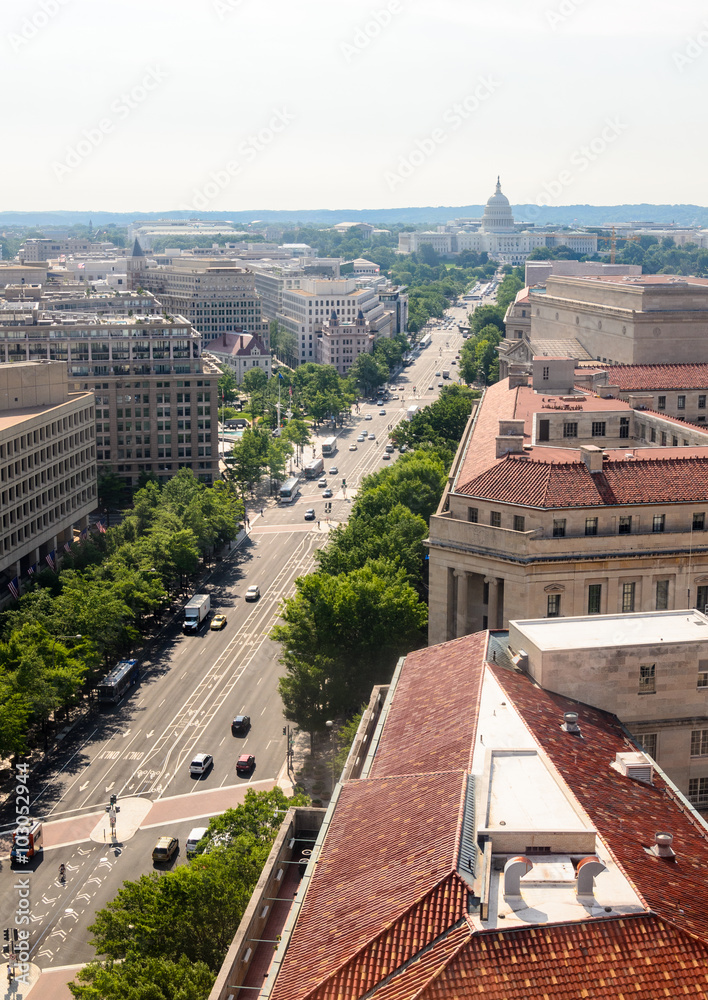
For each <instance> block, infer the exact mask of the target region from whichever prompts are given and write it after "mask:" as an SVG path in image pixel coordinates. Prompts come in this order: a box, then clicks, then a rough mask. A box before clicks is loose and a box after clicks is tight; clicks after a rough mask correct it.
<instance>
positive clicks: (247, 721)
mask: <svg viewBox="0 0 708 1000" xmlns="http://www.w3.org/2000/svg"><path fill="white" fill-rule="evenodd" d="M250 728H251V718H250V716H248V715H237V716H235V717H234V720H233V722H232V723H231V732H232V733H234V734H235V735H236V736H245V735H246V733H247V732H248V730H249V729H250Z"/></svg>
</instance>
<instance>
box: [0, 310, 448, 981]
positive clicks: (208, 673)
mask: <svg viewBox="0 0 708 1000" xmlns="http://www.w3.org/2000/svg"><path fill="white" fill-rule="evenodd" d="M467 312H468V308H467V307H465V308H463V309H458V310H454V320H455V324H456V323H457V322H459V321H462V322H464V321H465V319H466V315H467ZM432 334H433V343H432V345H431V346H430V347H428V348H427V349H426V350H425V351H422V352H419V353H418V354H417V356H416V358H415V361H414V363H413V364H412V365H411V366H409V367H407V368H404V369H403V371H402V372H401V373H400V374H399V376H398V377H397V378H396V379H395V384H394V386H393V388H392V391H393V392H394V393H395V394H396V395H399V396H400V397H401V398H398V399H390V400H387V401H386V402H385V404H384V407H385V409H386V414H385V415H381V414H380V413H379V410H380V407H378V406H376V405H375V401H374V403H370V402H367V403H362V404H361V406H360V412H358V413H356V412H355V414H354V415H353V416H352V418H351V419H350V420H349V421H348V422H347V424H345V426H344V428H342V429H341V430H338V431H337V441H338V452H337V454H336V455H335V456H334V457H332V458H326V459H325V478H326V479H327V481H328V485H329V486H330V487H331V488H332V489H333V491H334V497H333V498H332V501H331V502H332V512H331V515H330V518H331V520H330V522H329V524H328V523H327V522H326V520H325V509H324V504H325V501H324V500H323V499H322V496H321V494H322V489H321V488H319V487H318V485H317V481H310V482H307V481H303V482H302V492H301V496H300V497H299V498H298V499H297V501H296V502H295V503H293V504H291V505H286V506H283V507H276V506H272V505H271V506H267V507H266V508H265V510H264V513H263V515H261V513H260V509H259V510H251V511H249V515H250V519H251V524H250V534H249V535H248V537H247V538H246V539H245V540H244V541H243V543H242V544H241V546H240V547H239V548H238V549H233V550H232V552H231V553H229V557H228V558H227V559H225V560H224V561H223V562H222V563H220V564H218V565H217V567H216V569H215V570H214V572H213V573H212V575H211V577H210V579H209V580H208V583H207V584H206V585H205V586H204V587H202V589H203V590H206V591H208V592H209V593H210V594H211V598H212V612H222V613H224V614H225V615H226V616H227V619H228V624H227V625H226V627H225V628H224V629H223V630H222V631H219V632H212V631H210V630H209V629H208V628H204V629H203V630H202V631H200V633H199V634H198V635H196V636H183V635H182V633H181V631H180V628H179V625H178V624H176V623H173V624H170V625H167V626H166V627H165V628H164V629H163V631H162V633H161V635H160V636H159V637H158V639H157V640H156V641H155V642H154V643H153V645H152V647H151V648H150V649H149V651H147V652H146V653H145V654H144V656H143V657H142V658H141V670H142V674H141V683H140V685H139V686H138V687H137V688H136V689H134V690H133V691H132V692H131V693H129V694H128V695H127V696H126V697H125V699H124V700H123V701H122V702H121V703H120V704H119V705H117V706H115V707H113V708H109V709H105V708H103V709H100V710H99V709H95V710H94V711H92V712H91V713H90V714H89V715H88V716H87V717H86V718H85V719H84V720H82V722H81V723H80V724H79V725H77V726H75V727H74V729H73V730H72V731H71V733H69V734H68V735H67V736H66V737H65V739H64V740H63V741H62V743H61V744H60V746H59V747H58V748H57V749H56V750H55V751H54V752H53V753H52V754H50V756H49V759H48V760H47V762H46V763H45V764H44V765H42V766H41V767H40V768H38V770H37V772H36V773H33V774H32V775H31V777H30V784H29V790H30V798H31V802H32V806H31V814H32V815H33V816H35V817H38V818H42V819H43V821H44V830H45V850H44V852H43V855H42V856H40V857H39V858H38V859H37V860H36V861H34V862H33V863H31V864H30V865H28V866H27V868H26V869H25V870H24V871H21V872H19V873H18V872H13V871H12V870H11V867H10V864H9V859H8V853H9V846H10V842H11V831H12V828H13V819H14V815H13V813H14V806H13V803H12V802H11V801H8V802H7V803H6V804H5V805H4V806H3V807H2V808H1V809H0V924H1V925H2V926H3V927H9V926H12V925H13V923H14V915H15V913H16V912H17V907H18V892H19V890H18V888H17V886H18V881H19V880H21V879H27V880H28V885H29V904H30V914H31V920H30V924H29V930H30V947H31V961H32V962H33V963H35V964H36V965H37V966H38V967H39V968H40V969H49V968H52V967H57V966H65V965H69V964H72V963H81V962H85V961H87V960H89V959H90V958H92V957H93V949H92V948H91V946H90V945H89V943H88V941H89V937H90V935H89V933H88V926H89V924H90V923H91V922H92V919H93V915H94V913H95V912H96V910H97V909H99V908H101V907H103V906H105V905H106V903H107V902H108V901H109V900H110V899H112V898H113V897H114V896H115V893H116V892H117V890H118V888H119V887H120V885H121V884H122V882H123V881H124V880H127V879H135V878H137V877H139V876H140V875H141V874H143V873H145V872H148V871H151V870H153V865H152V861H151V857H150V855H151V849H152V847H153V845H154V843H155V841H156V839H157V837H158V836H160V835H161V834H170V835H173V836H177V837H178V838H179V839H180V844H181V845H182V849H181V851H180V854H179V856H178V858H177V860H176V861H175V862H174V863H175V864H180V863H184V861H185V855H184V846H183V845H184V841H185V840H186V836H187V834H188V832H189V830H190V829H191V828H192V827H193V826H198V825H206V824H207V822H208V819H209V816H211V815H215V814H217V813H218V812H221V811H223V809H224V808H227V807H228V805H231V804H235V803H236V802H238V801H240V800H241V798H242V796H243V792H244V789H245V787H247V786H248V785H249V784H255V786H256V787H272V785H273V783H275V782H276V781H278V780H280V781H281V782H283V781H284V780H287V774H286V772H285V750H286V746H285V742H286V738H285V736H283V732H282V730H283V725H284V724H285V723H284V719H283V715H282V709H281V704H280V699H279V698H278V695H277V682H278V677H279V676H280V674H281V672H282V666H281V665H280V664H279V663H278V655H279V649H278V647H277V646H276V645H275V644H274V643H272V642H271V640H270V639H269V638H268V634H269V632H270V630H271V628H272V626H273V624H274V623H275V622H276V620H277V618H278V609H279V607H280V603H281V600H282V598H283V597H285V596H287V595H289V594H291V593H292V592H293V590H294V581H295V579H296V578H297V577H298V576H301V575H303V574H305V573H307V572H309V571H310V570H311V569H312V566H313V553H314V551H315V549H316V548H317V547H318V546H320V545H322V544H324V543H325V541H326V538H327V533H328V529H329V526H330V524H331V525H332V526H333V525H336V524H337V523H342V522H344V521H346V519H347V517H348V512H349V509H350V504H351V501H352V499H353V498H354V497H355V495H356V490H357V487H358V485H359V483H360V482H361V480H362V478H363V477H364V476H366V475H368V474H369V473H371V472H372V471H374V470H376V469H378V468H383V467H384V466H386V465H388V464H389V462H387V461H385V460H384V459H383V455H384V446H385V444H386V443H387V439H388V433H389V428H391V427H393V426H395V425H396V424H397V423H398V422H399V421H400V420H403V419H405V413H406V410H407V408H408V407H409V406H410V405H411V403H413V402H415V403H417V404H419V405H421V406H423V405H426V404H427V403H429V402H432V401H433V399H434V398H436V397H437V395H438V394H439V391H440V390H439V388H438V385H437V383H438V382H439V381H442V379H441V378H439V377H437V376H436V375H435V372H437V371H442V369H443V367H444V368H448V369H449V370H450V374H451V379H452V380H456V379H457V377H458V373H457V369H456V367H455V366H452V365H451V363H450V362H451V361H452V359H453V358H454V356H455V354H456V353H457V351H459V348H460V346H461V344H462V337H461V335H460V334H459V332H458V330H457V327H456V325H452V326H451V328H450V329H434V330H433V331H432ZM429 386H433V388H432V390H430V389H429V388H428V387H429ZM414 387H415V392H414ZM367 415H370V416H371V419H369V420H367V419H366V417H367ZM363 431H366V433H367V435H368V434H369V433H374V434H375V435H376V440H375V441H369V440H368V437H367V440H366V441H364V442H357V440H356V439H357V436H358V435H359V434H360V433H361V432H363ZM331 433H332V431H331V430H330V429H328V428H326V427H323V428H321V429H320V431H319V435H318V437H317V438H316V439H315V441H314V447H315V449H316V451H317V455H318V456H319V454H320V444H321V441H322V440H323V439H324V438H325V437H328V436H329V435H330V434H331ZM352 442H353V443H356V444H357V448H356V450H355V451H350V450H349V446H350V444H351V443H352ZM396 455H397V453H394V454H393V455H392V456H391V460H395V458H396ZM311 457H312V455H311V449H309V448H306V449H305V455H304V461H305V462H308V461H309V460H310V459H311ZM332 465H336V466H337V467H338V472H337V474H336V475H334V476H333V475H330V474H329V471H328V470H329V468H330V467H331V466H332ZM343 479H346V483H347V486H346V489H343V488H342V480H343ZM308 507H314V508H315V511H316V513H317V517H318V518H319V519H320V526H319V527H318V525H317V521H314V522H313V521H307V522H306V521H305V520H304V512H305V510H306V509H307V508H308ZM251 584H258V585H259V586H260V589H261V597H260V600H259V601H257V602H254V603H246V602H245V601H244V595H245V592H246V588H247V587H249V586H250V585H251ZM238 714H247V715H250V717H251V720H252V727H251V730H250V731H249V733H248V734H247V735H246V736H242V737H234V736H233V735H232V733H231V725H230V724H231V720H232V718H233V716H234V715H238ZM199 752H204V753H211V754H212V755H213V756H214V767H213V768H212V769H211V771H210V772H209V773H208V774H207V775H205V776H203V777H202V778H199V779H195V778H193V777H191V776H190V774H189V763H190V760H191V759H192V757H193V755H194V754H195V753H199ZM243 752H249V753H253V754H255V756H256V768H255V771H254V772H253V774H252V775H251V776H250V778H248V779H244V778H240V777H238V776H237V775H236V769H235V765H236V760H237V758H238V756H239V755H240V754H241V753H243ZM112 794H116V795H117V796H118V801H119V804H120V802H121V801H123V802H131V803H135V802H137V803H138V806H143V805H144V809H145V818H144V820H143V821H141V822H140V823H138V824H137V826H136V831H135V832H133V831H131V832H130V835H129V836H127V837H125V838H124V839H121V822H122V820H121V817H119V818H118V828H117V835H118V836H117V839H116V842H115V844H111V843H110V840H109V841H108V842H107V843H105V844H104V843H101V842H99V843H96V842H95V840H91V839H90V837H91V831H92V830H93V831H94V836H95V829H94V828H95V827H96V824H98V823H100V822H105V806H106V805H107V803H108V800H109V798H110V796H111V795H112ZM60 863H64V864H65V865H66V867H67V877H66V882H65V883H60V882H59V880H58V866H59V864H60ZM37 991H39V992H37ZM32 993H33V997H34V996H35V995H41V983H40V985H39V986H38V987H35V988H34V989H33V991H32Z"/></svg>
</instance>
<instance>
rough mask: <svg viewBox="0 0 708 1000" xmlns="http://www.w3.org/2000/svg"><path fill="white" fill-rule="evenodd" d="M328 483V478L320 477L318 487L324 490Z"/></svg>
mask: <svg viewBox="0 0 708 1000" xmlns="http://www.w3.org/2000/svg"><path fill="white" fill-rule="evenodd" d="M326 485H327V480H326V479H325V478H324V476H323V477H322V479H320V481H319V483H318V484H317V487H318V489H320V490H323V489H324V488H325V486H326Z"/></svg>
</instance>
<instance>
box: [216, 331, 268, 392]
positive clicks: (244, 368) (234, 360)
mask: <svg viewBox="0 0 708 1000" xmlns="http://www.w3.org/2000/svg"><path fill="white" fill-rule="evenodd" d="M209 355H210V356H212V357H213V358H214V359H215V361H216V362H217V364H219V365H221V366H222V367H224V366H227V365H228V367H229V368H231V369H232V370H233V373H234V375H235V377H236V382H237V384H238V385H241V383H242V382H243V377H244V375H245V374H246V373H247V372H250V371H252V370H253V369H254V368H259V369H260V370H261V371H262V372H264V373H265V375H266V376H267V377H268V378H270V376H271V358H270V351H267V350H266V348H265V345H264V343H263V341H262V340H260V338H259V337H256V336H255V335H254V334H252V333H222V334H220V336H219V337H217V339H216V340H212V341H210V342H209Z"/></svg>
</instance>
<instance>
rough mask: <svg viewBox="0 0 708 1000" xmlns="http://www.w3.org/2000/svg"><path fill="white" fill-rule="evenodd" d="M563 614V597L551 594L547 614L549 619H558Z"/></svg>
mask: <svg viewBox="0 0 708 1000" xmlns="http://www.w3.org/2000/svg"><path fill="white" fill-rule="evenodd" d="M560 613H561V595H560V594H549V595H548V607H547V611H546V614H547V616H548V617H549V618H558V617H559V616H560Z"/></svg>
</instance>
